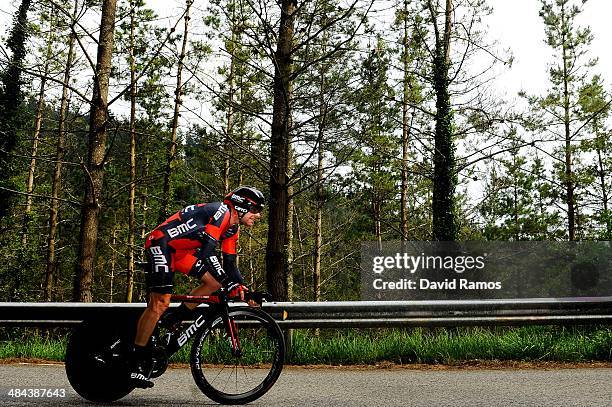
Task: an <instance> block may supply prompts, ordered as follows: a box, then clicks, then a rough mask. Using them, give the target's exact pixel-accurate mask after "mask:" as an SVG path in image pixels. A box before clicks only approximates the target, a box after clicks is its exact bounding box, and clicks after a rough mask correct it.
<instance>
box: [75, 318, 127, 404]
mask: <svg viewBox="0 0 612 407" xmlns="http://www.w3.org/2000/svg"><path fill="white" fill-rule="evenodd" d="M128 336H129V334H128V333H127V332H126V329H121V328H117V327H114V326H112V324H104V323H99V322H94V323H85V324H83V325H82V326H80V327H78V328H76V329H74V330H73V332H72V333H71V335H70V339H69V340H68V344H67V347H66V357H65V369H66V376H67V377H68V381H69V382H70V385H71V386H72V388H73V389H74V390H75V391H76V392H77V393H78V394H79V395H80V396H81V397H83V398H85V399H87V400H89V401H94V402H98V403H108V402H112V401H116V400H119V399H121V398H123V397H125V396H126V395H128V394H129V393H130V392H131V391H132V390H134V386H132V385H130V383H129V372H128V369H127V365H126V364H125V363H124V362H118V361H116V360H106V361H104V360H101V358H100V357H98V355H99V354H101V352H103V350H104V349H106V348H109V349H110V346H111V345H112V344H113V343H117V344H118V345H119V346H120V347H121V349H120V352H124V351H125V349H123V348H124V347H125V344H126V343H128V342H129V341H128V340H127V339H126V338H127V337H128ZM118 340H119V341H120V342H117V341H118ZM96 358H97V359H96ZM108 359H110V358H108ZM103 362H104V363H103Z"/></svg>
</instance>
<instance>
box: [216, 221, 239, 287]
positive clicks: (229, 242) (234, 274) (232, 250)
mask: <svg viewBox="0 0 612 407" xmlns="http://www.w3.org/2000/svg"><path fill="white" fill-rule="evenodd" d="M237 242H238V232H236V233H235V234H234V235H232V236H230V237H228V238H226V239H223V241H222V243H221V252H222V253H223V269H224V270H225V273H226V274H227V275H228V277H229V278H231V279H232V280H233V281H236V282H238V283H240V284H243V285H244V279H243V278H242V275H241V274H240V270H238V265H237V264H236V257H237V254H236V243H237Z"/></svg>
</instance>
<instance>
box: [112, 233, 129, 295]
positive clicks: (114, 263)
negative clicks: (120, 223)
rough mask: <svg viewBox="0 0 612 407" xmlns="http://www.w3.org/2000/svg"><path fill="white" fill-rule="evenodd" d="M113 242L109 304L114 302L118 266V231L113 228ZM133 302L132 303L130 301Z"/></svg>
mask: <svg viewBox="0 0 612 407" xmlns="http://www.w3.org/2000/svg"><path fill="white" fill-rule="evenodd" d="M116 224H117V222H115V225H116ZM112 236H113V240H112V241H111V247H112V251H113V254H112V255H111V265H110V279H109V291H110V292H109V295H108V302H113V294H114V292H113V289H114V287H115V268H116V266H117V251H116V247H117V229H116V227H114V228H113V235H112ZM128 302H131V301H128Z"/></svg>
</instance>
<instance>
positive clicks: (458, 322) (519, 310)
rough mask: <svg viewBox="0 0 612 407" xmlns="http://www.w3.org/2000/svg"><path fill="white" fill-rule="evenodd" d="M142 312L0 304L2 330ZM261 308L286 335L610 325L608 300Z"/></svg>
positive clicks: (125, 307) (137, 308)
mask: <svg viewBox="0 0 612 407" xmlns="http://www.w3.org/2000/svg"><path fill="white" fill-rule="evenodd" d="M236 305H239V304H235V305H234V304H232V306H236ZM202 306H203V307H205V305H202ZM144 307H145V304H144V303H139V304H128V303H57V302H47V303H7V302H0V325H4V326H48V327H49V326H74V325H78V324H80V323H81V322H82V321H84V320H86V319H91V318H104V319H107V320H109V319H110V320H118V321H120V320H125V319H126V318H137V317H138V316H139V315H140V314H141V312H142V310H143V309H144ZM263 308H264V310H265V311H267V312H268V313H269V314H270V315H272V316H273V317H274V318H275V319H276V320H277V321H278V323H279V325H280V326H281V327H283V328H287V329H289V328H353V327H354V328H376V327H397V326H424V327H454V326H492V325H539V324H542V325H546V324H548V325H577V324H612V297H589V298H551V299H547V298H531V299H505V300H441V301H342V302H336V301H333V302H274V303H266V304H264V305H263Z"/></svg>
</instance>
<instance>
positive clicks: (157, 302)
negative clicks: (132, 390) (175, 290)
mask: <svg viewBox="0 0 612 407" xmlns="http://www.w3.org/2000/svg"><path fill="white" fill-rule="evenodd" d="M145 253H146V256H147V267H146V269H145V276H146V283H147V290H148V291H149V299H148V302H147V308H146V309H145V310H144V312H143V313H142V315H141V316H140V319H139V320H138V324H137V328H136V337H135V339H134V351H133V353H132V355H131V361H130V362H131V363H130V365H131V366H130V380H131V381H132V383H133V385H134V386H136V387H143V388H147V387H152V386H153V382H152V381H151V380H150V379H149V377H150V374H151V367H150V365H149V360H150V355H149V353H148V349H147V348H146V345H147V342H149V338H150V337H151V334H152V333H153V331H154V330H155V326H156V324H157V321H158V320H159V318H160V317H161V315H162V314H163V313H164V312H165V311H166V309H168V306H169V305H170V296H171V293H172V280H173V276H174V274H173V273H172V270H171V269H170V264H171V260H172V258H171V256H172V251H171V249H170V248H169V247H168V246H167V245H166V244H165V239H159V240H148V241H147V245H146V250H145Z"/></svg>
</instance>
